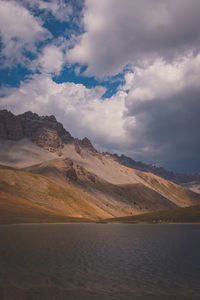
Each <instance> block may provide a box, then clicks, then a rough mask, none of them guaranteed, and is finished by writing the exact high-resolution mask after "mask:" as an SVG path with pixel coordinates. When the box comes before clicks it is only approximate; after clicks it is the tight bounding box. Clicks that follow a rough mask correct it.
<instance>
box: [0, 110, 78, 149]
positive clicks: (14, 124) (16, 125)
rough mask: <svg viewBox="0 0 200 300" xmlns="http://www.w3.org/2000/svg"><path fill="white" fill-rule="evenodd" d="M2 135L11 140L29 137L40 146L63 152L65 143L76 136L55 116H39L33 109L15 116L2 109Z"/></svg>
mask: <svg viewBox="0 0 200 300" xmlns="http://www.w3.org/2000/svg"><path fill="white" fill-rule="evenodd" d="M0 137H1V138H4V139H10V140H20V139H23V138H29V139H30V140H31V141H32V142H34V143H36V144H37V145H38V146H39V147H42V148H44V149H47V150H49V151H51V152H57V153H58V154H59V155H61V153H62V148H63V144H67V143H72V142H73V141H74V138H73V137H72V136H71V134H70V133H69V132H68V131H66V130H65V129H64V127H63V125H62V124H61V123H59V122H57V120H56V118H55V117H54V116H42V117H40V116H38V115H37V114H35V113H32V112H31V111H28V112H25V113H23V114H21V115H18V116H15V115H14V114H12V113H11V112H9V111H7V110H2V111H0Z"/></svg>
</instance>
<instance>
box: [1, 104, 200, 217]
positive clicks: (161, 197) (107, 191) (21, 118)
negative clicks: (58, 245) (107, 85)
mask: <svg viewBox="0 0 200 300" xmlns="http://www.w3.org/2000/svg"><path fill="white" fill-rule="evenodd" d="M0 146H1V147H0V207H1V209H0V222H1V223H10V222H11V223H16V222H68V221H69V222H73V221H74V222H90V221H95V222H96V221H102V220H105V219H106V220H110V219H113V220H114V218H115V220H117V219H116V218H124V217H127V216H129V217H131V216H133V218H135V216H139V215H143V214H146V215H147V214H149V213H150V214H152V213H157V214H159V212H161V211H162V212H163V211H170V212H171V213H172V215H173V212H174V211H177V209H178V210H179V209H181V212H182V211H184V212H185V211H186V213H187V212H188V210H187V209H184V208H187V207H191V206H194V207H197V208H198V207H199V205H200V194H198V193H195V192H194V191H193V190H191V189H188V188H185V187H186V186H190V187H192V188H193V189H194V186H195V190H196V191H198V184H199V182H200V178H199V175H187V174H174V173H172V172H169V171H167V170H165V169H163V168H158V167H155V166H153V165H147V164H143V163H141V162H136V161H134V160H133V159H131V158H128V157H126V156H124V155H122V156H118V155H117V154H110V153H100V152H98V151H97V150H96V149H95V148H94V147H93V145H92V143H91V142H90V140H89V139H88V138H86V137H85V138H84V139H82V140H80V139H77V138H74V137H72V135H71V134H70V133H69V132H68V131H67V130H66V129H65V128H64V127H63V125H62V124H61V123H59V122H57V120H56V118H55V117H54V116H38V115H37V114H35V113H32V112H30V111H29V112H25V113H23V114H20V115H17V116H16V115H14V114H13V113H11V112H9V111H7V110H1V111H0ZM180 184H181V185H183V186H180ZM194 211H195V209H194ZM196 211H198V209H196ZM189 212H190V211H189ZM157 219H159V218H157ZM168 219H169V218H168ZM195 220H196V219H195Z"/></svg>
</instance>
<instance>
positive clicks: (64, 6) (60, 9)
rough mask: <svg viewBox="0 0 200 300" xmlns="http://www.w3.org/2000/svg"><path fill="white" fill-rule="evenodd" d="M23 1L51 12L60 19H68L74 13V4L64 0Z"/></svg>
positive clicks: (35, 7)
mask: <svg viewBox="0 0 200 300" xmlns="http://www.w3.org/2000/svg"><path fill="white" fill-rule="evenodd" d="M22 1H23V3H25V4H28V5H29V6H30V7H32V8H34V9H40V10H44V11H45V12H51V13H52V15H53V16H54V17H55V18H56V19H57V20H60V21H64V22H66V21H68V20H69V16H70V15H71V14H72V13H73V9H72V6H71V5H70V3H67V2H66V1H64V0H49V1H43V0H22Z"/></svg>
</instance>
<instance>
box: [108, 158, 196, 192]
mask: <svg viewBox="0 0 200 300" xmlns="http://www.w3.org/2000/svg"><path fill="white" fill-rule="evenodd" d="M113 156H114V157H115V158H116V159H117V161H118V162H120V163H121V164H122V165H124V166H126V167H128V168H132V169H136V170H140V171H143V172H149V173H153V174H155V175H157V176H160V177H162V178H165V179H167V180H170V181H172V182H174V183H176V184H179V185H182V186H184V187H186V188H193V189H194V191H196V192H200V174H184V173H174V172H172V171H168V170H166V169H164V168H162V167H157V166H155V165H153V164H145V163H143V162H140V161H135V160H134V159H132V158H130V157H127V156H125V155H123V154H122V155H121V156H119V155H117V154H114V155H113Z"/></svg>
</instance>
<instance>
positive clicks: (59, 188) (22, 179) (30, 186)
mask: <svg viewBox="0 0 200 300" xmlns="http://www.w3.org/2000/svg"><path fill="white" fill-rule="evenodd" d="M0 191H1V193H4V195H5V193H7V194H9V195H12V199H13V197H17V198H16V199H21V198H23V199H25V200H28V201H29V202H30V203H32V204H34V205H40V207H41V208H45V209H46V208H48V209H51V210H56V211H57V212H56V214H57V213H58V212H60V213H61V215H65V216H68V217H76V218H89V219H98V218H102V217H109V216H111V215H110V214H107V213H106V212H104V211H102V210H101V209H100V208H98V207H96V206H95V205H93V204H92V203H90V202H89V201H88V200H87V199H86V198H85V197H84V196H82V195H81V194H80V193H78V192H76V191H75V190H74V188H73V187H66V186H64V185H63V184H61V183H59V182H55V181H53V180H51V179H49V178H46V177H44V176H40V175H38V174H32V173H28V172H23V171H19V170H8V169H0ZM7 198H8V201H10V197H9V196H8V197H7ZM4 199H5V197H4ZM2 203H3V202H2ZM16 204H17V200H16ZM42 211H43V210H41V212H42ZM0 214H3V210H1V211H0Z"/></svg>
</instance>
